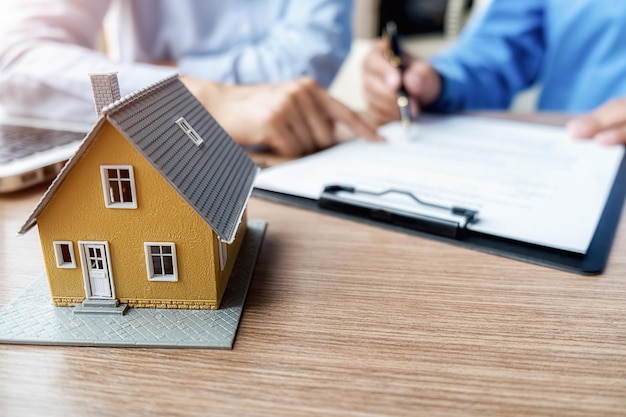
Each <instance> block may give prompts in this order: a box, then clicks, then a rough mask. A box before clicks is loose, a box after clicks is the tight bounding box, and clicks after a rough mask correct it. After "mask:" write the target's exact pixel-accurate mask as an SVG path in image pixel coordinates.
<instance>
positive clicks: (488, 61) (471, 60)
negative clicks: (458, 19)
mask: <svg viewBox="0 0 626 417" xmlns="http://www.w3.org/2000/svg"><path fill="white" fill-rule="evenodd" d="M544 7H545V6H544V1H543V0H524V1H508V0H493V3H492V4H491V5H490V6H489V7H488V8H487V10H485V11H484V13H482V14H481V15H479V16H476V18H475V19H473V20H472V21H470V23H469V24H468V26H467V27H466V28H465V30H464V31H463V32H462V34H461V36H460V38H459V40H458V42H457V43H456V44H455V45H453V46H452V47H451V48H450V49H448V50H447V51H444V52H443V53H442V54H440V55H438V56H436V57H434V58H433V59H432V60H431V64H432V65H433V66H434V67H435V69H436V70H437V71H438V72H439V73H440V74H441V75H442V77H443V80H444V85H443V91H442V92H441V95H440V96H439V98H438V99H437V101H436V102H434V103H432V104H431V106H430V107H429V110H433V111H444V112H451V111H458V110H466V109H489V108H506V107H508V106H509V105H510V103H511V100H512V99H513V96H514V95H515V94H516V93H517V92H518V91H520V90H522V89H524V88H526V87H528V86H530V85H532V84H533V82H535V81H536V79H537V77H538V75H539V71H540V67H541V61H542V58H543V53H544V50H545V45H544V36H543V31H544V28H543V21H544V16H543V13H544Z"/></svg>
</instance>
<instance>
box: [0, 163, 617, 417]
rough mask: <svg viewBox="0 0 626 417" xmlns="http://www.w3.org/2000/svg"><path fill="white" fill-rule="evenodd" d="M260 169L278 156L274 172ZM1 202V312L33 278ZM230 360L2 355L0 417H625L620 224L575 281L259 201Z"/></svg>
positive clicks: (18, 350)
mask: <svg viewBox="0 0 626 417" xmlns="http://www.w3.org/2000/svg"><path fill="white" fill-rule="evenodd" d="M270 162H271V161H270ZM43 191H44V188H35V189H31V190H28V191H24V192H19V193H16V194H12V195H8V196H3V197H0V224H1V226H0V227H1V229H0V305H1V306H3V305H5V304H6V303H7V302H9V301H10V300H11V299H12V298H14V297H16V296H17V295H18V294H20V292H21V291H22V290H23V289H24V288H26V287H27V286H28V285H30V284H31V283H32V282H33V281H34V280H35V279H36V278H37V277H38V276H39V275H40V274H41V273H42V271H43V262H42V258H41V255H40V249H39V243H38V237H37V233H36V232H35V231H32V232H30V233H29V234H27V235H26V236H22V237H16V236H15V232H16V230H17V229H18V228H19V226H20V225H21V224H22V222H23V221H24V220H25V219H26V218H27V216H28V214H29V213H30V210H31V209H32V208H33V207H34V205H35V204H36V202H37V200H38V198H39V197H40V195H41V194H42V192H43ZM249 213H250V215H251V217H259V218H264V219H266V220H267V221H268V222H269V227H268V230H267V234H266V237H265V241H264V245H263V248H262V252H261V255H260V259H259V263H258V265H257V268H256V272H255V275H254V278H253V280H252V284H251V288H250V292H249V295H248V299H247V302H246V307H245V310H244V314H243V318H242V322H241V325H240V328H239V332H238V335H237V339H236V342H235V345H234V349H233V350H229V351H220V350H202V349H138V348H85V347H51V346H11V345H0V415H2V416H31V415H32V416H42V415H46V416H66V415H80V416H87V415H89V416H99V415H106V416H120V415H129V416H155V415H181V416H183V415H184V416H207V415H223V416H291V417H293V416H310V415H324V416H401V415H402V416H472V415H475V416H503V415H507V416H508V415H520V416H531V415H532V416H600V415H602V416H606V415H615V416H618V415H622V416H623V415H625V414H626V221H622V222H621V225H620V227H619V230H618V233H617V236H616V241H615V243H614V245H613V249H612V253H611V256H610V259H609V264H608V267H607V269H606V272H605V273H604V274H603V275H600V276H597V277H583V276H579V275H574V274H569V273H564V272H560V271H556V270H553V269H549V268H544V267H540V266H535V265H531V264H527V263H523V262H518V261H513V260H510V259H505V258H501V257H497V256H493V255H487V254H484V253H480V252H476V251H473V250H468V249H463V248H460V247H457V246H454V245H450V244H446V243H441V242H436V241H433V240H428V239H423V238H419V237H414V236H409V235H405V234H400V233H394V232H391V231H388V230H384V229H380V228H376V227H371V226H366V225H363V224H358V223H353V222H349V221H345V220H341V219H338V218H334V217H329V216H325V215H321V214H317V213H312V212H307V211H303V210H299V209H294V208H290V207H285V206H280V205H276V204H273V203H270V202H266V201H263V200H258V199H256V198H253V199H252V200H251V203H250V211H249Z"/></svg>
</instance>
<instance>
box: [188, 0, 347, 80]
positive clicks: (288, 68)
mask: <svg viewBox="0 0 626 417" xmlns="http://www.w3.org/2000/svg"><path fill="white" fill-rule="evenodd" d="M284 3H285V4H284V5H283V6H282V7H283V8H284V10H283V11H282V12H281V13H280V14H279V15H280V18H279V19H278V21H276V22H274V23H273V24H272V26H271V29H270V30H269V31H268V32H267V33H265V34H264V35H263V36H262V37H261V38H259V39H256V40H255V41H254V42H253V43H252V42H247V43H244V44H240V45H235V46H233V47H232V48H228V49H227V50H225V51H223V52H222V53H213V54H211V55H210V56H202V55H196V56H186V57H184V58H183V59H181V60H179V61H178V66H179V68H180V71H181V72H182V73H184V74H187V75H189V76H194V77H199V78H211V79H219V80H221V81H224V82H227V83H234V84H258V83H275V82H282V81H287V80H292V79H296V78H298V77H301V76H310V77H312V78H313V79H315V80H316V81H317V82H318V83H319V84H320V85H322V86H324V87H328V85H330V82H331V81H332V79H333V77H334V76H335V74H336V73H337V71H338V69H339V66H340V65H341V63H342V61H343V60H344V59H345V57H346V56H347V54H348V52H349V49H350V41H351V24H350V23H351V5H352V1H351V0H307V1H299V0H292V1H285V2H284ZM246 7H247V8H251V7H252V5H249V6H246ZM264 7H268V6H267V5H266V6H264ZM241 16H244V17H245V16H248V17H249V18H250V20H251V21H252V22H253V25H254V10H253V8H251V9H250V10H247V9H246V10H242V11H241ZM257 19H258V17H257ZM231 30H233V29H232V28H231ZM209 72H212V74H214V75H213V76H211V77H207V73H209ZM220 74H221V77H220Z"/></svg>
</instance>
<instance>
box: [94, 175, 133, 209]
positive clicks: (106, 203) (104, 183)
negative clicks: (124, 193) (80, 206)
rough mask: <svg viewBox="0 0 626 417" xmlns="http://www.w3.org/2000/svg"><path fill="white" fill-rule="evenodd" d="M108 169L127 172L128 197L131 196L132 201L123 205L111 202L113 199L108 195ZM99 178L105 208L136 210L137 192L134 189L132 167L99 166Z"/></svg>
mask: <svg viewBox="0 0 626 417" xmlns="http://www.w3.org/2000/svg"><path fill="white" fill-rule="evenodd" d="M109 169H115V170H118V171H119V170H121V169H125V170H128V177H129V182H130V195H131V199H132V201H129V202H123V203H119V202H118V203H116V202H113V201H112V200H113V198H111V195H110V191H111V190H110V188H109V174H108V172H107V170H109ZM100 178H101V180H102V194H103V196H104V206H105V207H106V208H116V209H117V208H119V209H136V208H137V191H136V189H135V173H134V172H133V167H132V165H100Z"/></svg>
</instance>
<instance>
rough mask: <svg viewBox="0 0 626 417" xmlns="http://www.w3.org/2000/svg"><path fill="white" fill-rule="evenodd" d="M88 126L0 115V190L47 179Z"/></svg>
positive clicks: (52, 174)
mask: <svg viewBox="0 0 626 417" xmlns="http://www.w3.org/2000/svg"><path fill="white" fill-rule="evenodd" d="M90 128H91V126H87V125H81V124H76V123H65V122H56V121H54V122H53V121H49V120H35V119H25V118H15V117H7V116H0V193H9V192H14V191H18V190H22V189H24V188H28V187H32V186H34V185H36V184H40V183H44V182H50V181H51V180H52V179H53V178H54V177H55V176H56V175H57V174H58V173H59V171H60V170H61V168H63V165H64V164H65V162H66V161H67V160H68V159H69V158H70V157H71V156H72V155H73V154H74V152H76V150H77V149H78V145H79V144H80V142H81V141H82V139H83V138H84V137H85V135H86V134H87V132H88V131H89V129H90Z"/></svg>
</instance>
